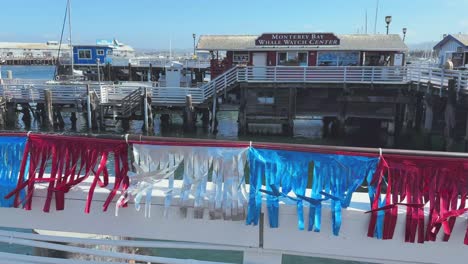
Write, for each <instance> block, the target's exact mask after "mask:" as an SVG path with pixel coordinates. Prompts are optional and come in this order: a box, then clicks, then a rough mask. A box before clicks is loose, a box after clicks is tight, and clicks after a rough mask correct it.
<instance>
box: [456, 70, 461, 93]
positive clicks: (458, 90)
mask: <svg viewBox="0 0 468 264" xmlns="http://www.w3.org/2000/svg"><path fill="white" fill-rule="evenodd" d="M461 82H462V74H461V71H458V83H457V94H458V93H460V89H461Z"/></svg>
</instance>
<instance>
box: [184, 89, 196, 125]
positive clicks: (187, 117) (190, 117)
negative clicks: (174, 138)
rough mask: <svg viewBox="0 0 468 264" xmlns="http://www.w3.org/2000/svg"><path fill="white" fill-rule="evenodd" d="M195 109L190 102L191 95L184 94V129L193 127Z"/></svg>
mask: <svg viewBox="0 0 468 264" xmlns="http://www.w3.org/2000/svg"><path fill="white" fill-rule="evenodd" d="M194 114H195V111H194V108H193V104H192V95H190V94H189V95H187V96H185V109H184V129H185V130H187V131H191V130H193V129H194V128H195V117H194Z"/></svg>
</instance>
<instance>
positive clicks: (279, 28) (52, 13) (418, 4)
mask: <svg viewBox="0 0 468 264" xmlns="http://www.w3.org/2000/svg"><path fill="white" fill-rule="evenodd" d="M376 3H377V0H287V1H284V0H231V1H226V0H178V1H171V0H165V1H160V0H72V24H73V29H72V31H73V40H74V43H95V41H96V39H112V38H113V37H116V38H117V39H119V40H120V41H122V42H124V43H128V44H130V45H132V46H133V47H135V48H151V49H167V48H168V47H169V39H172V47H173V48H190V47H192V42H193V40H192V33H196V34H197V35H200V34H260V33H262V32H334V33H338V34H345V33H357V31H358V30H359V31H361V32H362V31H363V30H364V24H365V23H364V21H365V11H366V10H367V13H368V32H369V33H373V30H374V18H375V7H376ZM65 5H66V0H0V10H1V14H0V26H1V30H0V41H19V42H43V41H47V40H58V39H59V36H60V30H61V27H62V20H63V15H64V11H65ZM467 11H468V0H380V5H379V13H378V19H377V32H380V33H384V32H385V22H384V17H385V16H386V15H391V16H392V17H393V21H392V23H391V25H390V32H391V33H398V34H401V29H402V28H403V27H407V28H408V33H407V38H406V39H407V42H408V43H419V42H425V41H436V40H439V39H440V38H441V36H442V34H444V33H459V32H466V33H468V15H467Z"/></svg>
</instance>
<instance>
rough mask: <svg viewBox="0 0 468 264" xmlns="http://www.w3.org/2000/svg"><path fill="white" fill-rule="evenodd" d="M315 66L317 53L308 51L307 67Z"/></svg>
mask: <svg viewBox="0 0 468 264" xmlns="http://www.w3.org/2000/svg"><path fill="white" fill-rule="evenodd" d="M316 65H317V51H309V66H316Z"/></svg>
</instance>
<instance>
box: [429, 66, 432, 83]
mask: <svg viewBox="0 0 468 264" xmlns="http://www.w3.org/2000/svg"><path fill="white" fill-rule="evenodd" d="M429 82H431V83H432V67H429Z"/></svg>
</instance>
